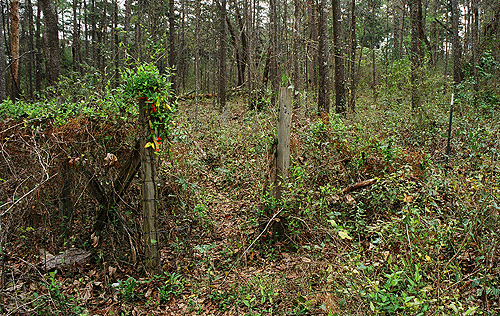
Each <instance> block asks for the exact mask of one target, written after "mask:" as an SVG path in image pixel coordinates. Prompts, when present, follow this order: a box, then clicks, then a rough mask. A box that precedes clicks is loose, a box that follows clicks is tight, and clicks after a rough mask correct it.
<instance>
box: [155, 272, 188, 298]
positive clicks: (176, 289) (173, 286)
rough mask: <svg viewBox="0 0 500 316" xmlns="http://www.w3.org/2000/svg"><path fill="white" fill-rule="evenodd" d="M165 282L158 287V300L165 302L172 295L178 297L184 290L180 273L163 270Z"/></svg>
mask: <svg viewBox="0 0 500 316" xmlns="http://www.w3.org/2000/svg"><path fill="white" fill-rule="evenodd" d="M165 276H166V280H165V283H164V284H163V285H162V286H161V287H160V288H159V289H158V292H159V295H160V302H162V303H167V302H168V301H169V300H170V299H172V298H174V297H180V295H181V294H182V291H183V290H184V287H185V286H184V277H183V276H182V275H181V274H178V273H175V272H172V273H171V274H169V273H167V272H165Z"/></svg>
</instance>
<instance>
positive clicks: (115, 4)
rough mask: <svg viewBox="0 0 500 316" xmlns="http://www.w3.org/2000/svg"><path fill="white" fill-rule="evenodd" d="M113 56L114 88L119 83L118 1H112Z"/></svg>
mask: <svg viewBox="0 0 500 316" xmlns="http://www.w3.org/2000/svg"><path fill="white" fill-rule="evenodd" d="M112 34H113V56H114V61H115V65H114V66H115V75H114V77H115V78H114V80H113V83H114V86H115V87H117V86H118V84H119V82H120V51H119V49H118V47H119V45H120V43H119V38H118V0H113V32H112Z"/></svg>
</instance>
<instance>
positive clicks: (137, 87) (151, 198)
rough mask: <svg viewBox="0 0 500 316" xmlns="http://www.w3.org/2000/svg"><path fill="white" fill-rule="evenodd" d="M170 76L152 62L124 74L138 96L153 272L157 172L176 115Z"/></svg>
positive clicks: (147, 246) (153, 269)
mask: <svg viewBox="0 0 500 316" xmlns="http://www.w3.org/2000/svg"><path fill="white" fill-rule="evenodd" d="M169 76H170V75H168V74H167V75H162V74H160V72H159V70H158V68H157V67H156V66H155V65H153V64H144V65H140V66H139V67H138V68H137V71H133V70H131V69H128V70H127V71H126V73H125V79H126V80H125V81H126V86H125V89H124V92H125V93H126V95H127V97H129V98H131V99H134V100H137V99H139V124H140V125H139V126H140V132H139V153H140V163H141V180H142V183H141V185H142V186H141V193H142V201H141V205H142V208H141V209H142V219H143V221H142V233H143V240H144V255H145V267H146V270H147V271H148V272H149V273H150V274H157V273H158V272H159V270H160V256H159V251H158V248H159V233H158V230H157V225H158V223H157V222H156V221H157V218H158V205H157V192H156V184H155V178H156V176H155V175H156V172H157V169H158V163H157V160H158V158H157V157H158V156H157V154H159V153H161V152H162V149H161V147H163V146H165V148H164V149H163V150H165V149H166V150H168V143H169V142H168V139H169V135H170V125H171V124H172V119H173V117H174V115H175V111H176V107H175V101H174V100H173V98H171V95H170V92H171V84H170V83H169V80H168V77H169Z"/></svg>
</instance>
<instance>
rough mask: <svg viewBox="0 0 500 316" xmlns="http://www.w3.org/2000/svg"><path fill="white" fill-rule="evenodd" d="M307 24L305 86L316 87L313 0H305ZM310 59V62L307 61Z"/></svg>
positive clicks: (316, 38) (316, 56)
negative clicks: (307, 41)
mask: <svg viewBox="0 0 500 316" xmlns="http://www.w3.org/2000/svg"><path fill="white" fill-rule="evenodd" d="M307 26H308V30H309V44H308V46H307V54H308V60H307V61H306V62H307V63H308V64H310V65H309V66H308V78H309V79H308V80H307V87H308V88H312V89H316V87H317V84H318V76H317V75H318V69H317V68H318V55H319V54H318V46H317V44H318V17H317V6H316V4H315V3H314V1H313V0H307ZM309 60H311V62H309Z"/></svg>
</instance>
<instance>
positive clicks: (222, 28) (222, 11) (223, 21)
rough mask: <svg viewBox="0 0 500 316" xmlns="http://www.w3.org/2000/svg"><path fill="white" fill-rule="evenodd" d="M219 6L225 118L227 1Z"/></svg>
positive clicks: (221, 104) (221, 107) (221, 99)
mask: <svg viewBox="0 0 500 316" xmlns="http://www.w3.org/2000/svg"><path fill="white" fill-rule="evenodd" d="M217 3H218V6H219V14H220V20H219V56H218V57H219V94H218V97H219V111H220V113H221V114H222V116H223V118H225V115H226V113H225V112H226V80H227V70H226V5H227V2H226V0H222V2H220V3H219V2H217Z"/></svg>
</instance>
